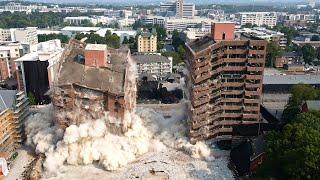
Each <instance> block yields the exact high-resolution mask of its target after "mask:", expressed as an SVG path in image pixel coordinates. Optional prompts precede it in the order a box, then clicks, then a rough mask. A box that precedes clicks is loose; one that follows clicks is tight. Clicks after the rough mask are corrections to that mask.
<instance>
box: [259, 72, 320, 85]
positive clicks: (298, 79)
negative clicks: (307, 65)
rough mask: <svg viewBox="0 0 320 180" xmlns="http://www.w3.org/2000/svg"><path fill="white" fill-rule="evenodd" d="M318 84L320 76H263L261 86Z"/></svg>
mask: <svg viewBox="0 0 320 180" xmlns="http://www.w3.org/2000/svg"><path fill="white" fill-rule="evenodd" d="M299 83H303V84H320V75H308V74H302V75H278V74H276V75H264V76H263V84H264V85H268V84H288V85H290V84H299Z"/></svg>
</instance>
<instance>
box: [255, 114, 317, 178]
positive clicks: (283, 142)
mask: <svg viewBox="0 0 320 180" xmlns="http://www.w3.org/2000/svg"><path fill="white" fill-rule="evenodd" d="M319 145H320V111H312V112H308V113H302V114H299V115H297V117H296V118H295V119H294V120H293V121H292V122H291V123H289V124H287V125H286V126H285V127H284V128H283V130H282V131H280V132H272V133H270V134H268V135H267V156H266V157H267V160H266V161H265V162H264V163H263V164H262V166H261V168H260V169H259V170H258V175H257V176H258V177H259V178H262V179H279V180H282V179H318V177H319V176H320V150H319V149H320V147H319Z"/></svg>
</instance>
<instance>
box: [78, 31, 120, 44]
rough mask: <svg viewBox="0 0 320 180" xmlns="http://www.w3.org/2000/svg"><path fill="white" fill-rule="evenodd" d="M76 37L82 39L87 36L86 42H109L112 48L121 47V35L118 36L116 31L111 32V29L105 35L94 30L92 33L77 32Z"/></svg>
mask: <svg viewBox="0 0 320 180" xmlns="http://www.w3.org/2000/svg"><path fill="white" fill-rule="evenodd" d="M75 38H76V39H78V40H81V39H83V38H87V39H86V40H85V42H86V43H92V44H107V45H108V46H109V47H112V48H119V47H120V37H119V36H117V35H116V34H115V33H113V34H111V31H109V30H108V31H107V32H106V35H105V37H101V36H100V35H98V34H95V33H94V32H91V33H90V34H83V33H81V34H77V35H76V37H75Z"/></svg>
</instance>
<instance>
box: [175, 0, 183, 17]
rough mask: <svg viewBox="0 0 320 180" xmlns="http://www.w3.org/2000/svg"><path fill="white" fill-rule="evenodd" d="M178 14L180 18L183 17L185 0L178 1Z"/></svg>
mask: <svg viewBox="0 0 320 180" xmlns="http://www.w3.org/2000/svg"><path fill="white" fill-rule="evenodd" d="M176 16H177V17H179V18H182V17H183V0H177V1H176Z"/></svg>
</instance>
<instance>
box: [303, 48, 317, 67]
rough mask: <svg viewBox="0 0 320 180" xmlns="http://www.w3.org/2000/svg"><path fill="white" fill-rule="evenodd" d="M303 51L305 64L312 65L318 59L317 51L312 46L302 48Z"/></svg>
mask: <svg viewBox="0 0 320 180" xmlns="http://www.w3.org/2000/svg"><path fill="white" fill-rule="evenodd" d="M301 51H302V57H303V59H304V62H305V63H311V62H312V61H313V60H314V59H315V57H316V50H315V49H314V48H313V47H312V46H311V45H310V44H306V45H304V46H302V48H301Z"/></svg>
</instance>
